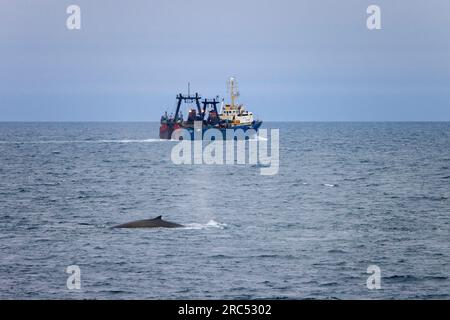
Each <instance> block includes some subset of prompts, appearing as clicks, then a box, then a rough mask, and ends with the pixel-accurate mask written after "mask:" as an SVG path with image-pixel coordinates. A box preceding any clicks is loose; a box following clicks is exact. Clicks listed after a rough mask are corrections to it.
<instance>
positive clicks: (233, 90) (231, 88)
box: [228, 77, 239, 107]
mask: <svg viewBox="0 0 450 320" xmlns="http://www.w3.org/2000/svg"><path fill="white" fill-rule="evenodd" d="M228 92H229V94H230V97H231V106H232V107H234V101H235V99H236V98H237V97H239V91H238V85H237V81H236V79H235V78H234V77H231V78H230V79H229V80H228Z"/></svg>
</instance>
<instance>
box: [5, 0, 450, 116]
mask: <svg viewBox="0 0 450 320" xmlns="http://www.w3.org/2000/svg"><path fill="white" fill-rule="evenodd" d="M72 4H76V5H78V6H79V7H80V8H81V29H80V30H69V29H67V27H66V19H67V17H68V16H69V15H68V14H67V13H66V8H67V7H68V6H69V5H72ZM371 4H376V5H378V6H379V7H380V9H381V27H382V28H381V30H369V29H368V28H367V26H366V19H367V18H368V16H369V14H367V12H366V9H367V7H368V6H369V5H371ZM449 35H450V1H448V0H429V1H422V0H370V1H366V0H341V1H337V0H336V1H332V0H308V1H304V0H276V1H275V0H273V1H267V0H257V1H253V0H227V1H225V0H223V1H215V0H195V1H189V0H146V1H144V0H142V1H141V0H129V1H118V0H96V1H92V0H70V1H65V0H40V1H35V0H14V1H13V0H0V121H159V118H160V116H161V114H162V113H163V112H164V111H165V110H168V111H169V112H170V111H171V110H173V109H174V106H175V96H176V94H178V93H179V92H186V91H187V83H188V82H190V83H191V91H192V92H199V94H201V95H202V97H207V98H213V97H215V96H216V95H220V96H221V97H227V92H226V81H227V79H228V78H229V77H230V76H234V77H236V78H237V80H238V83H239V88H240V93H241V96H240V99H239V102H241V103H244V104H245V105H246V106H247V108H248V109H249V110H250V111H253V112H254V113H255V114H256V115H257V116H258V117H259V118H260V119H262V120H264V121H450V36H449ZM186 107H188V106H186Z"/></svg>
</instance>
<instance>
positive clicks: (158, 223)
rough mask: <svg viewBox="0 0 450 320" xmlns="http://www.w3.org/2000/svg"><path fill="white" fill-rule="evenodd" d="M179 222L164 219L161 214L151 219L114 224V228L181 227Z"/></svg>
mask: <svg viewBox="0 0 450 320" xmlns="http://www.w3.org/2000/svg"><path fill="white" fill-rule="evenodd" d="M181 227H183V226H182V225H181V224H178V223H174V222H170V221H165V220H163V219H162V216H157V217H156V218H153V219H146V220H137V221H132V222H128V223H124V224H120V225H117V226H114V228H181Z"/></svg>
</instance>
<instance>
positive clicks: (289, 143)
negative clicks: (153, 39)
mask: <svg viewBox="0 0 450 320" xmlns="http://www.w3.org/2000/svg"><path fill="white" fill-rule="evenodd" d="M263 128H280V169H279V173H278V174H277V175H274V176H263V175H260V167H259V166H258V165H231V166H218V165H191V166H189V165H175V164H173V163H172V162H171V160H170V152H171V149H172V147H173V146H174V145H175V144H176V142H173V141H160V140H159V139H158V124H157V123H0V298H2V299H13V298H20V299H42V298H50V299H108V298H113V299H140V298H144V299H196V298H204V299H208V298H219V299H238V298H244V299H247V298H249V299H256V298H263V299H265V298H275V299H316V298H326V299H413V298H417V299H449V298H450V279H449V277H450V200H449V197H450V152H449V143H450V123H301V122H299V123H266V124H264V125H263ZM158 215H162V216H163V218H164V219H166V220H169V221H174V222H178V223H182V224H184V225H186V228H181V229H135V230H132V229H112V228H110V227H111V226H114V225H116V224H118V223H123V222H128V221H132V220H137V219H145V218H152V217H155V216H158ZM70 265H77V266H79V267H80V269H81V290H69V289H68V288H67V286H66V281H67V278H68V276H69V275H68V274H67V273H66V268H67V267H68V266H70ZM369 265H377V266H379V268H380V269H381V289H380V290H369V289H368V288H367V286H366V280H367V278H368V277H369V274H367V267H368V266H369Z"/></svg>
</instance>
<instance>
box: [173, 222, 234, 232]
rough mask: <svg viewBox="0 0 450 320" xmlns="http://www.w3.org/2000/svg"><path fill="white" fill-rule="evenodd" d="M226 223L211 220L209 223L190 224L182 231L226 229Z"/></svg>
mask: <svg viewBox="0 0 450 320" xmlns="http://www.w3.org/2000/svg"><path fill="white" fill-rule="evenodd" d="M226 227H227V224H226V223H220V222H217V221H214V220H209V221H208V223H204V224H201V223H188V224H185V225H184V228H182V229H191V230H201V229H222V230H223V229H225V228H226Z"/></svg>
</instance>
